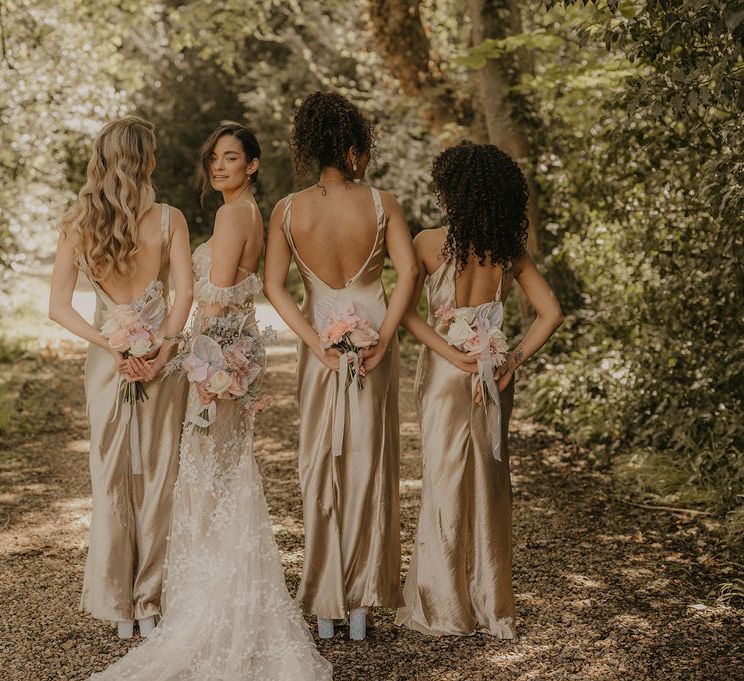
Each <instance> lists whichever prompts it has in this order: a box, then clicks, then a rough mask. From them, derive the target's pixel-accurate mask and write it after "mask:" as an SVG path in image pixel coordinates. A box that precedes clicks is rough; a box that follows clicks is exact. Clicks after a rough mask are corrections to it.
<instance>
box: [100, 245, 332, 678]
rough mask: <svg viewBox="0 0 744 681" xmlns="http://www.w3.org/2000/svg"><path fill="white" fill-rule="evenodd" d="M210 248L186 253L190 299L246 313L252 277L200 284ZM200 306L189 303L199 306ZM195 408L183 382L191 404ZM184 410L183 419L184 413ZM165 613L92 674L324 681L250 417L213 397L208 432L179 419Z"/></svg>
mask: <svg viewBox="0 0 744 681" xmlns="http://www.w3.org/2000/svg"><path fill="white" fill-rule="evenodd" d="M210 262H211V258H210V253H209V245H208V244H204V245H202V246H200V247H199V248H197V250H196V252H195V253H194V273H195V298H196V302H197V306H203V305H205V304H208V303H218V304H220V305H222V306H224V307H227V308H229V309H231V310H240V311H242V312H246V313H248V314H249V315H250V317H249V324H248V325H249V326H250V325H251V323H252V325H253V328H254V330H255V313H254V309H253V296H254V294H255V293H257V292H258V291H259V290H260V283H259V280H258V278H257V277H256V275H255V274H249V275H248V277H247V278H246V279H244V280H242V281H241V282H239V283H238V284H236V285H235V286H232V287H229V288H220V287H217V286H214V285H213V284H212V283H211V282H210V281H209V268H210ZM197 314H199V307H197ZM192 409H195V410H200V405H199V403H198V400H197V398H196V394H195V391H194V389H193V388H192V390H191V393H190V395H189V412H187V413H191V412H190V410H192ZM187 418H188V417H187ZM163 605H164V616H163V619H162V620H161V621H160V623H159V624H158V626H157V627H156V629H155V631H154V632H153V633H152V634H151V635H150V637H149V638H147V639H146V640H145V641H144V642H143V643H142V644H140V645H139V646H138V647H137V648H135V649H134V650H132V651H131V652H129V653H128V654H127V655H126V656H124V657H123V658H122V659H121V660H119V661H118V662H116V663H114V664H113V665H112V666H110V667H109V668H108V669H106V670H105V671H103V672H102V673H100V674H94V675H93V676H92V677H91V679H95V681H110V680H113V679H116V680H117V681H124V680H125V679H126V681H330V680H331V678H332V675H331V665H330V663H329V662H327V661H326V660H325V659H324V658H323V657H321V656H320V654H319V653H318V652H317V650H316V648H315V644H314V642H313V639H312V637H311V636H310V633H309V631H308V629H307V625H306V624H305V620H304V619H303V617H302V615H301V614H300V611H299V609H298V608H297V606H296V605H295V603H294V601H293V600H292V599H291V597H290V595H289V593H288V591H287V587H286V584H285V582H284V572H283V570H282V565H281V561H280V558H279V550H278V548H277V545H276V542H275V540H274V535H273V532H272V528H271V520H270V518H269V513H268V507H267V505H266V499H265V498H264V493H263V486H262V482H261V477H260V474H259V471H258V468H257V466H256V462H255V460H254V457H253V418H252V416H250V415H249V414H248V413H246V412H245V410H244V409H243V408H242V406H241V405H239V404H238V403H236V402H232V401H228V400H218V403H217V415H216V420H215V422H214V423H213V424H212V425H211V426H210V428H209V432H208V434H206V435H204V434H200V433H198V432H197V431H192V430H191V429H190V428H188V427H186V428H185V429H184V432H183V435H182V438H181V455H180V468H179V472H178V480H177V482H176V486H175V491H174V502H173V518H172V521H171V531H170V537H169V543H168V557H167V561H166V576H165V589H164V594H163Z"/></svg>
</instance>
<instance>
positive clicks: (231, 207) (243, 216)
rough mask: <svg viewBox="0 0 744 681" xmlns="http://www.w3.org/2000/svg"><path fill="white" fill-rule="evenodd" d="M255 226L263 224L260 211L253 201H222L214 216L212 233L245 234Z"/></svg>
mask: <svg viewBox="0 0 744 681" xmlns="http://www.w3.org/2000/svg"><path fill="white" fill-rule="evenodd" d="M257 226H263V222H262V219H261V212H260V211H259V210H258V206H256V205H255V204H254V203H245V202H237V201H236V202H233V203H224V204H222V205H221V206H220V207H219V208H218V209H217V213H216V214H215V216H214V233H215V235H217V234H218V233H235V232H238V233H243V234H247V233H249V232H251V231H253V229H254V228H255V227H257Z"/></svg>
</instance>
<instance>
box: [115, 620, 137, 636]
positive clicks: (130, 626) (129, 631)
mask: <svg viewBox="0 0 744 681" xmlns="http://www.w3.org/2000/svg"><path fill="white" fill-rule="evenodd" d="M116 633H117V634H118V635H119V638H132V636H133V635H134V620H123V621H121V622H117V623H116Z"/></svg>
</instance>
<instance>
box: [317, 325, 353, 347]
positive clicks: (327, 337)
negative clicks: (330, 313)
mask: <svg viewBox="0 0 744 681" xmlns="http://www.w3.org/2000/svg"><path fill="white" fill-rule="evenodd" d="M353 328H354V327H353V326H350V325H349V324H347V323H346V322H344V321H342V320H340V319H339V320H338V321H335V322H331V323H330V324H329V325H328V326H326V327H325V329H323V331H322V333H321V335H320V340H321V341H322V342H323V343H325V344H330V345H335V344H336V343H340V342H341V341H342V340H343V338H344V335H345V334H347V333H348V332H349V331H351V330H352V329H353Z"/></svg>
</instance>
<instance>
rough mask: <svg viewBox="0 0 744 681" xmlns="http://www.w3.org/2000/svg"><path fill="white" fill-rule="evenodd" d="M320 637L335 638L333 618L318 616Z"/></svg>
mask: <svg viewBox="0 0 744 681" xmlns="http://www.w3.org/2000/svg"><path fill="white" fill-rule="evenodd" d="M318 638H333V620H324V619H321V618H320V617H319V618H318Z"/></svg>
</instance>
